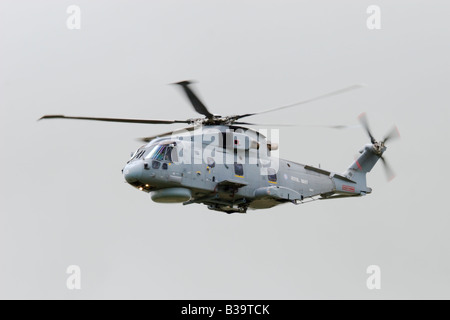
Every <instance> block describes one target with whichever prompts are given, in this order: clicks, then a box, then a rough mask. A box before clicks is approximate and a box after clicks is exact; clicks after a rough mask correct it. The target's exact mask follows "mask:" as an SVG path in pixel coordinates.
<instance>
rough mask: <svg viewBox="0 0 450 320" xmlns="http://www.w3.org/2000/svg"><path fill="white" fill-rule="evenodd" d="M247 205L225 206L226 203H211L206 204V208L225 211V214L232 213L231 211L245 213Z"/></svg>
mask: <svg viewBox="0 0 450 320" xmlns="http://www.w3.org/2000/svg"><path fill="white" fill-rule="evenodd" d="M247 208H248V207H247V206H226V205H217V204H211V205H208V209H209V210H214V211H221V212H225V213H227V214H232V213H236V212H239V213H247Z"/></svg>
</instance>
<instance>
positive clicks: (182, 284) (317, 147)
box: [0, 0, 450, 299]
mask: <svg viewBox="0 0 450 320" xmlns="http://www.w3.org/2000/svg"><path fill="white" fill-rule="evenodd" d="M71 4H76V5H79V6H80V8H81V30H68V29H67V28H66V19H67V17H68V14H67V13H66V8H67V7H68V6H69V5H71ZM371 4H376V5H379V6H380V7H381V19H382V20H381V23H382V29H381V30H368V29H367V27H366V19H367V17H368V14H367V13H366V9H367V7H368V6H369V5H371ZM449 9H450V5H449V4H448V1H411V0H408V1H380V0H377V1H361V0H358V1H356V0H353V1H331V0H330V1H260V0H258V1H205V0H202V1H181V0H178V1H167V0H165V1H101V0H97V1H81V0H79V1H19V2H18V1H11V0H3V1H1V2H0V113H1V116H0V148H1V150H2V152H1V154H0V165H1V168H2V175H1V181H2V183H1V185H0V298H63V299H80V298H88V299H89V298H148V299H185V298H186V299H187V298H189V299H301V298H362V299H372V298H373V299H379V298H388V299H390V298H450V256H449V249H450V235H449V232H448V228H449V223H450V217H449V211H448V208H447V207H448V206H447V199H446V194H447V189H448V181H449V173H448V168H447V167H448V164H447V163H446V160H447V159H449V157H450V151H449V150H450V149H449V147H448V138H449V137H450V135H449V133H450V129H449V126H448V122H449V118H450V117H449V107H448V105H449V97H448V92H449V90H448V87H449V84H450V81H449V80H450V77H449V71H450V64H449V62H448V61H449V60H448V59H449V58H448V57H450V47H449V43H450V42H449V30H450V22H449V20H448V12H449ZM185 79H196V80H198V81H199V83H198V84H197V89H198V91H199V92H200V93H201V96H202V97H203V98H204V100H205V102H206V103H207V105H208V106H209V108H210V110H211V111H212V112H214V113H216V114H233V113H242V112H252V111H258V110H264V109H266V108H270V107H274V106H278V105H283V104H289V103H292V102H295V101H298V100H302V99H307V98H310V97H313V96H315V95H319V94H322V93H326V92H329V91H333V90H336V89H339V88H342V87H345V86H348V85H352V84H355V83H365V84H367V87H366V88H364V89H361V90H358V91H354V92H351V93H347V94H344V95H341V96H337V97H332V98H330V99H327V100H322V101H318V102H314V103H311V104H310V105H308V106H304V107H302V108H298V109H292V110H284V111H280V112H279V113H276V114H270V115H269V114H268V115H261V116H259V117H255V118H253V119H252V120H254V121H259V122H262V123H267V122H274V123H280V122H282V123H305V124H342V123H344V124H355V123H356V122H357V120H356V117H357V116H358V114H360V113H361V112H363V111H366V112H367V113H368V116H369V119H370V123H371V126H372V130H373V131H374V133H375V135H376V137H378V138H381V137H382V136H383V134H385V133H386V132H387V131H388V130H389V129H390V128H391V126H392V125H393V124H396V125H397V126H398V128H399V130H400V132H401V134H402V139H401V140H399V141H396V142H393V143H392V144H390V145H389V148H388V151H387V153H386V156H387V158H388V160H389V161H390V164H391V165H392V167H393V168H394V169H395V171H396V173H397V177H396V179H395V180H393V181H392V182H390V183H387V182H386V180H385V177H384V173H383V171H382V168H381V165H377V167H375V169H374V170H373V172H372V173H371V174H370V175H369V176H368V183H369V186H371V187H372V188H373V193H372V194H371V195H369V196H367V197H363V198H359V199H343V200H334V201H333V200H330V201H320V202H319V201H318V202H314V203H309V204H305V205H300V206H293V205H283V206H279V207H276V208H273V209H270V210H265V211H253V212H249V213H248V214H247V215H239V214H235V215H226V214H221V213H218V212H214V211H209V210H207V209H206V207H203V206H201V205H191V206H186V207H183V206H182V205H163V204H156V203H153V202H152V201H151V199H150V197H149V196H148V195H147V194H145V193H142V192H138V191H137V190H135V189H133V188H132V187H130V186H129V185H127V184H126V183H124V179H123V177H122V175H121V172H120V170H121V169H122V167H123V165H124V163H125V162H126V161H127V160H128V158H129V154H130V152H131V151H133V150H135V149H136V148H137V147H139V146H140V144H139V143H138V142H136V140H134V139H135V138H137V137H141V136H147V135H153V134H157V133H158V132H162V131H167V130H168V129H169V130H170V129H171V128H177V126H146V125H131V124H111V123H93V122H76V121H59V120H58V121H57V120H54V121H47V122H36V119H38V118H39V117H40V116H42V115H44V114H66V115H84V116H105V117H137V118H138V117H139V118H154V119H172V118H177V119H185V118H190V117H194V116H196V114H195V113H194V111H193V110H192V109H191V107H190V106H189V105H188V104H187V102H186V101H185V100H184V98H183V97H182V96H181V94H180V93H179V92H178V91H177V90H176V88H174V87H173V86H169V85H167V84H168V83H172V82H175V81H180V80H185ZM280 136H281V141H280V144H281V145H280V150H281V151H280V152H281V156H282V157H284V158H288V159H292V160H294V161H298V162H301V163H306V164H312V165H318V164H319V163H320V164H321V166H322V168H326V169H330V170H334V171H338V172H341V171H344V169H345V168H346V167H347V166H348V165H349V164H350V163H351V162H352V160H353V157H354V155H355V154H356V153H357V151H358V150H359V148H360V147H361V146H362V145H363V144H365V143H367V142H368V138H367V137H366V135H365V133H364V132H363V131H362V130H361V129H351V130H346V131H332V130H327V129H318V128H308V127H304V128H283V129H282V130H281V132H280ZM72 264H75V265H79V266H80V267H81V269H82V290H80V291H69V290H68V289H67V288H66V278H67V275H66V273H65V271H66V268H67V266H69V265H72ZM372 264H375V265H379V266H380V267H381V271H382V289H381V290H378V291H377V290H375V291H370V290H368V289H367V287H366V279H367V277H368V275H367V274H366V268H367V266H369V265H372Z"/></svg>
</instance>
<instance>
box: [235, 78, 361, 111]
mask: <svg viewBox="0 0 450 320" xmlns="http://www.w3.org/2000/svg"><path fill="white" fill-rule="evenodd" d="M362 87H364V86H363V85H362V84H356V85H353V86H350V87H346V88H343V89H340V90H336V91H333V92H329V93H326V94H323V95H320V96H317V97H314V98H310V99H307V100H303V101H300V102H296V103H293V104H288V105H285V106H281V107H277V108H273V109H269V110H266V111H261V112H254V113H246V114H243V115H240V116H237V118H236V119H241V118H245V117H250V116H254V115H257V114H264V113H269V112H274V111H279V110H283V109H287V108H292V107H296V106H299V105H303V104H307V103H310V102H314V101H317V100H321V99H325V98H328V97H332V96H336V95H339V94H342V93H345V92H348V91H351V90H355V89H360V88H362Z"/></svg>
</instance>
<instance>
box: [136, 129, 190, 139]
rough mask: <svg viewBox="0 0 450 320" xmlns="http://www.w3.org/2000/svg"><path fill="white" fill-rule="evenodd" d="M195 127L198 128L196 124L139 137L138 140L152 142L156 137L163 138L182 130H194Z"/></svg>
mask: <svg viewBox="0 0 450 320" xmlns="http://www.w3.org/2000/svg"><path fill="white" fill-rule="evenodd" d="M195 128H196V127H195V126H191V127H185V128H180V129H176V130H173V131H168V132H164V133H160V134H158V135H155V136H151V137H143V138H138V139H137V140H138V141H142V142H150V141H152V140H153V139H156V138H161V137H165V136H172V135H176V134H177V133H182V132H185V131H194V130H195Z"/></svg>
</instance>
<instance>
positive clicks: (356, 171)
mask: <svg viewBox="0 0 450 320" xmlns="http://www.w3.org/2000/svg"><path fill="white" fill-rule="evenodd" d="M376 147H377V146H375V145H373V144H367V145H365V146H364V148H363V149H362V150H361V151H360V153H361V155H360V156H359V157H358V159H356V160H355V161H354V162H353V163H352V164H351V165H350V167H348V169H347V170H346V171H345V172H344V174H343V176H344V177H346V178H348V179H351V180H353V181H355V182H356V183H357V185H358V187H359V188H358V189H360V190H361V191H363V192H365V193H370V192H371V191H372V189H370V188H368V187H367V182H366V174H367V173H368V172H370V171H371V170H372V168H373V167H374V166H375V164H376V163H377V161H378V160H379V159H380V158H381V155H382V153H383V152H384V151H385V149H386V147H384V146H383V147H382V148H383V149H384V150H377V148H376ZM380 151H381V152H380Z"/></svg>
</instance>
